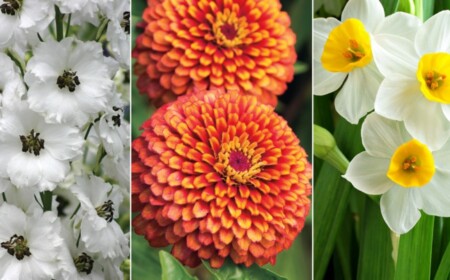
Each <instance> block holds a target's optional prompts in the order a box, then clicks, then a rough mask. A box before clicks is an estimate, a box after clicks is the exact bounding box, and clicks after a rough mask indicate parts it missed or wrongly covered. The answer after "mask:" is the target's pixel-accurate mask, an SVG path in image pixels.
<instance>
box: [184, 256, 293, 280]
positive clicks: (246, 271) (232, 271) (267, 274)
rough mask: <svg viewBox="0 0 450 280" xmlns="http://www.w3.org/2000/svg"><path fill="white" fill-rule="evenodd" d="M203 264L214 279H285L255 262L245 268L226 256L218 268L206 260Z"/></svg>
mask: <svg viewBox="0 0 450 280" xmlns="http://www.w3.org/2000/svg"><path fill="white" fill-rule="evenodd" d="M203 264H204V265H205V267H206V268H207V269H208V271H209V272H211V274H212V275H213V277H214V279H216V280H255V279H264V280H287V279H286V278H284V277H281V276H279V275H277V274H275V273H273V272H272V271H270V270H267V269H265V268H262V267H259V266H258V265H256V264H254V265H252V266H250V267H248V268H247V267H245V266H243V265H237V264H235V263H233V261H232V260H230V259H229V258H227V259H226V260H225V262H224V264H223V266H222V267H220V268H218V269H213V268H211V266H209V263H208V262H206V261H203ZM180 279H181V278H180ZM183 279H184V278H183Z"/></svg>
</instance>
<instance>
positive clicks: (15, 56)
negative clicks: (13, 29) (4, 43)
mask: <svg viewBox="0 0 450 280" xmlns="http://www.w3.org/2000/svg"><path fill="white" fill-rule="evenodd" d="M6 55H7V56H9V58H11V60H12V61H14V63H15V64H16V65H17V66H18V67H19V69H20V73H21V74H22V77H23V76H24V74H25V65H24V63H23V62H22V60H21V59H20V57H19V55H18V54H17V53H16V52H14V51H13V50H11V49H7V50H6Z"/></svg>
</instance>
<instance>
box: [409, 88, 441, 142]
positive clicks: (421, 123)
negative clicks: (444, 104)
mask: <svg viewBox="0 0 450 280" xmlns="http://www.w3.org/2000/svg"><path fill="white" fill-rule="evenodd" d="M419 99H422V100H420V101H419V102H413V101H410V100H406V101H405V102H408V103H410V104H408V105H409V106H413V107H411V109H410V110H409V112H408V114H407V115H406V116H405V119H404V121H405V126H406V129H407V130H408V132H409V133H410V134H411V136H413V137H414V138H416V139H417V140H419V141H420V142H422V143H424V144H426V145H427V146H428V147H430V149H431V150H432V151H434V150H438V149H440V148H441V147H442V146H443V145H444V144H445V143H446V142H447V140H448V139H449V137H450V122H449V121H448V120H447V118H445V116H444V113H442V110H441V106H440V104H439V103H436V102H431V101H429V100H428V99H426V98H425V97H424V96H421V95H419Z"/></svg>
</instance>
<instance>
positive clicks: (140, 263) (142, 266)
mask: <svg viewBox="0 0 450 280" xmlns="http://www.w3.org/2000/svg"><path fill="white" fill-rule="evenodd" d="M132 239H133V242H132V245H133V248H132V249H133V250H132V254H133V256H132V258H131V259H132V262H133V263H132V269H131V274H132V279H133V280H152V279H161V274H162V273H161V265H160V263H159V256H158V252H159V250H157V249H154V248H151V247H150V246H149V245H148V242H147V240H145V239H144V237H142V236H140V235H136V234H135V233H134V232H133V234H132Z"/></svg>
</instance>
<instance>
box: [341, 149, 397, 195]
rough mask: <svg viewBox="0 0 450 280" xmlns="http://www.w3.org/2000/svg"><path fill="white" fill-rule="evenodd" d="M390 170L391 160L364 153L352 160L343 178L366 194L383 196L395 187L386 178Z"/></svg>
mask: <svg viewBox="0 0 450 280" xmlns="http://www.w3.org/2000/svg"><path fill="white" fill-rule="evenodd" d="M388 168H389V159H385V158H378V157H373V156H371V155H369V154H368V153H367V152H362V153H360V154H358V155H357V156H356V157H355V158H353V159H352V161H351V162H350V164H349V166H348V168H347V172H346V173H345V175H344V176H343V177H344V178H345V179H347V180H348V181H350V182H351V183H352V184H353V186H354V187H355V188H357V189H358V190H360V191H362V192H364V193H367V194H372V195H377V194H383V193H385V192H387V191H388V190H389V189H390V188H392V187H393V186H394V185H395V184H394V183H393V182H392V181H391V180H389V178H388V177H387V176H386V172H387V169H388Z"/></svg>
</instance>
